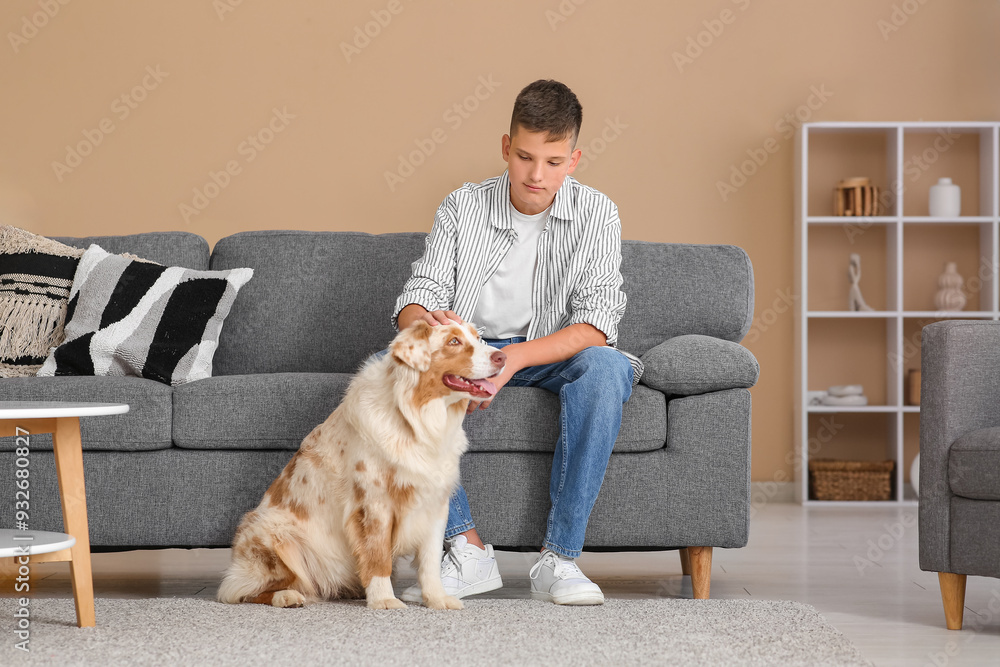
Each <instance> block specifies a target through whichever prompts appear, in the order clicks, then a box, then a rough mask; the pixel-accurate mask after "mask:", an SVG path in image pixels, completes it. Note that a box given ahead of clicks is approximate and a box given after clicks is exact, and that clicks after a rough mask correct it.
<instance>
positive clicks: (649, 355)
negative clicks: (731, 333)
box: [640, 334, 760, 396]
mask: <svg viewBox="0 0 1000 667" xmlns="http://www.w3.org/2000/svg"><path fill="white" fill-rule="evenodd" d="M642 363H643V364H644V365H645V367H646V369H645V371H644V372H643V374H642V378H641V379H640V382H642V383H643V384H645V385H646V386H648V387H652V388H653V389H657V390H659V391H662V392H663V393H664V394H668V395H671V396H690V395H693V394H705V393H708V392H711V391H722V390H724V389H748V388H750V387H752V386H754V385H755V384H756V383H757V378H758V377H759V376H760V364H758V363H757V359H755V358H754V356H753V354H751V352H750V350H748V349H746V348H745V347H743V346H742V345H740V344H739V343H733V342H730V341H728V340H722V339H721V338H713V337H712V336H702V335H699V334H688V335H685V336H675V337H673V338H671V339H669V340H666V341H664V342H662V343H660V344H659V345H657V346H656V347H654V348H653V349H651V350H649V351H648V352H646V354H644V355H642Z"/></svg>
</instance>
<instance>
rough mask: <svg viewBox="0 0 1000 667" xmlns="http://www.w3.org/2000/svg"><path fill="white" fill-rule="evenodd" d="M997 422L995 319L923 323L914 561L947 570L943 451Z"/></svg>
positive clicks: (999, 367) (999, 351) (999, 379)
mask: <svg viewBox="0 0 1000 667" xmlns="http://www.w3.org/2000/svg"><path fill="white" fill-rule="evenodd" d="M991 426H1000V322H994V321H970V320H953V321H946V322H936V323H934V324H930V325H928V326H926V327H924V329H923V332H922V343H921V382H920V531H919V532H920V567H921V569H923V570H929V571H933V572H951V571H952V570H951V554H950V535H951V532H950V531H951V526H950V513H951V499H952V495H953V494H952V491H951V486H950V485H949V482H948V454H949V452H950V450H951V446H952V443H954V442H955V440H957V439H958V438H959V437H961V436H962V435H964V434H966V433H969V432H970V431H976V430H979V429H981V428H988V427H991Z"/></svg>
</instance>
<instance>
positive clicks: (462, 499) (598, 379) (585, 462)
mask: <svg viewBox="0 0 1000 667" xmlns="http://www.w3.org/2000/svg"><path fill="white" fill-rule="evenodd" d="M524 340H525V339H524V338H505V339H502V340H493V339H484V342H486V343H488V344H489V345H492V346H493V347H496V348H503V347H504V346H506V345H510V344H512V343H521V342H523V341H524ZM378 354H379V355H381V354H384V352H382V353H378ZM506 386H508V387H541V388H542V389H547V390H549V391H551V392H552V393H554V394H557V395H558V396H559V405H560V411H559V440H558V442H556V450H555V455H554V457H553V459H552V474H551V476H550V478H549V499H550V500H551V502H552V507H551V509H550V510H549V517H548V522H547V524H546V527H545V541H544V543H543V544H542V546H544V547H546V548H548V549H551V550H552V551H555V552H556V553H558V554H562V555H563V556H568V557H570V558H576V557H578V556H579V555H580V553H581V551H582V549H583V537H584V534H585V533H586V531H587V521H588V520H589V519H590V511H591V510H592V509H593V507H594V502H595V501H596V500H597V494H598V492H599V491H600V490H601V483H602V482H603V481H604V473H605V471H606V470H607V467H608V460H609V459H610V458H611V450H612V448H613V447H614V444H615V440H616V439H617V438H618V429H619V428H620V427H621V423H622V405H623V404H624V403H625V401H626V400H628V397H629V396H631V395H632V366H631V364H629V361H628V359H627V358H625V356H624V355H623V354H621V353H620V352H618V351H617V350H615V349H613V348H610V347H588V348H586V349H584V350H581V351H580V352H579V353H577V354H576V355H574V356H573V357H572V358H570V359H567V360H566V361H560V362H557V363H554V364H545V365H542V366H529V367H528V368H524V369H522V370H520V371H518V372H517V373H515V374H514V376H513V377H512V378H511V379H510V381H509V382H508V383H507V385H506ZM501 391H503V390H502V389H501ZM492 409H494V408H492V407H490V408H487V410H492ZM475 526H476V524H475V523H474V522H473V520H472V510H471V509H469V499H468V497H467V496H466V495H465V489H464V488H462V487H461V486H459V487H458V489H457V490H456V491H455V493H454V495H452V497H451V501H450V502H449V505H448V523H447V525H446V527H445V537H454V536H455V535H458V534H459V533H464V532H465V531H467V530H471V529H472V528H475Z"/></svg>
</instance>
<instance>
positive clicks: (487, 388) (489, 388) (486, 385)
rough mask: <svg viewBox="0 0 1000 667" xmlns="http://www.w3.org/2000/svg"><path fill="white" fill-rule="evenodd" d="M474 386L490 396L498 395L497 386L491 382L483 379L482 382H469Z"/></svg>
mask: <svg viewBox="0 0 1000 667" xmlns="http://www.w3.org/2000/svg"><path fill="white" fill-rule="evenodd" d="M469 382H471V383H472V384H474V385H476V387H478V388H479V390H480V391H482V392H484V393H486V394H487V395H488V396H492V395H493V394H495V393H497V388H496V385H494V384H493V383H492V382H490V381H489V380H487V379H485V378H483V379H482V380H469Z"/></svg>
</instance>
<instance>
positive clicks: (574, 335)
mask: <svg viewBox="0 0 1000 667" xmlns="http://www.w3.org/2000/svg"><path fill="white" fill-rule="evenodd" d="M607 344H608V339H607V336H605V335H604V332H603V331H601V330H600V329H598V328H597V327H595V326H594V325H592V324H588V323H586V322H578V323H577V324H571V325H569V326H568V327H565V328H564V329H560V330H559V331H556V332H555V333H551V334H549V335H548V336H542V337H541V338H536V339H534V340H529V341H525V342H523V343H514V344H513V345H507V346H506V347H504V349H503V351H504V353H505V354H506V355H507V366H506V367H505V368H504V371H505V374H506V371H507V370H508V369H509V371H510V375H513V374H514V373H516V372H518V371H519V370H521V369H522V368H527V367H528V366H541V365H543V364H554V363H556V362H559V361H566V360H567V359H571V358H572V357H573V355H575V354H576V353H578V352H580V351H582V350H584V349H586V348H588V347H594V346H602V345H607Z"/></svg>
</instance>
